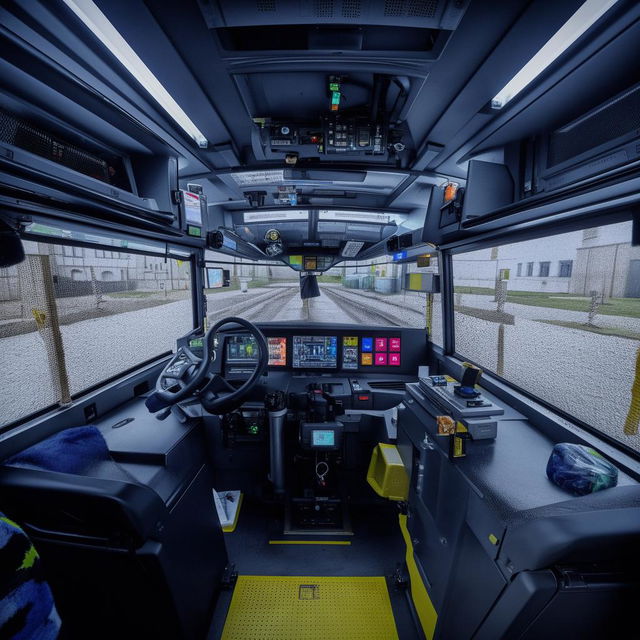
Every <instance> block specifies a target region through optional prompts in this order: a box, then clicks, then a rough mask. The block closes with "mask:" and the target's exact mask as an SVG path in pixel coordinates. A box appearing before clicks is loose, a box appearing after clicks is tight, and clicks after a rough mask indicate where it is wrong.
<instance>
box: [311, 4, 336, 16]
mask: <svg viewBox="0 0 640 640" xmlns="http://www.w3.org/2000/svg"><path fill="white" fill-rule="evenodd" d="M313 11H314V15H315V17H316V18H333V0H314V3H313Z"/></svg>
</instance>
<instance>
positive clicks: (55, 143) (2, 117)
mask: <svg viewBox="0 0 640 640" xmlns="http://www.w3.org/2000/svg"><path fill="white" fill-rule="evenodd" d="M0 142H4V143H6V144H10V145H13V146H14V147H18V148H19V149H23V150H24V151H28V152H29V153H33V154H35V155H37V156H40V157H41V158H46V159H47V160H52V161H53V162H56V163H58V164H61V165H63V166H65V167H67V168H68V169H72V170H73V171H77V172H78V173H82V174H84V175H85V176H89V177H91V178H95V179H96V180H100V181H101V182H106V183H107V184H111V185H113V186H116V187H119V188H120V189H125V190H127V191H131V184H130V182H129V179H128V178H127V177H126V171H125V169H124V165H123V162H122V158H117V157H106V156H104V157H101V155H98V153H99V152H96V151H94V150H93V149H87V148H84V149H83V148H81V147H80V146H78V145H75V144H72V143H69V142H68V141H66V140H63V139H62V138H60V137H58V136H57V135H56V134H54V133H52V132H51V131H47V130H46V129H45V128H43V127H41V126H40V125H38V124H36V123H35V122H29V121H28V120H25V119H24V118H21V117H19V116H15V115H13V114H11V113H8V112H7V111H4V109H0Z"/></svg>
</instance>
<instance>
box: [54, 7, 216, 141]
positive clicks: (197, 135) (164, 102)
mask: <svg viewBox="0 0 640 640" xmlns="http://www.w3.org/2000/svg"><path fill="white" fill-rule="evenodd" d="M64 3H65V4H66V5H67V6H68V7H69V8H70V9H71V10H72V11H73V12H74V13H75V14H76V15H77V16H78V18H80V20H82V22H84V24H85V25H86V26H87V27H88V28H89V29H90V30H91V32H92V33H93V34H94V35H95V36H96V37H97V38H98V39H99V40H100V41H101V42H102V44H103V45H104V46H105V47H107V49H109V51H110V52H111V53H112V54H113V55H114V56H115V57H116V58H118V60H119V61H120V62H121V63H122V65H123V66H124V67H125V68H126V69H127V70H128V71H129V73H131V75H132V76H133V77H134V78H135V79H136V80H137V81H138V82H139V83H140V84H141V85H142V86H143V87H144V88H145V89H146V90H147V91H148V92H149V93H150V94H151V96H152V97H153V98H154V99H155V100H156V102H157V103H158V104H159V105H160V106H161V107H162V108H163V109H164V110H165V111H166V112H167V113H168V114H169V115H170V116H171V117H172V118H173V119H174V120H175V121H176V122H177V123H178V124H179V125H180V126H181V127H182V128H183V129H184V131H185V132H186V133H187V134H189V136H191V137H192V138H193V139H194V141H195V142H196V143H197V145H198V146H199V147H202V148H206V147H207V145H208V141H207V139H206V138H205V137H204V135H203V133H202V132H201V131H200V130H199V129H198V127H196V125H195V124H193V122H192V121H191V120H190V118H189V116H188V115H187V114H186V113H185V112H184V111H183V110H182V108H181V107H180V105H179V104H178V103H177V102H176V101H175V100H174V99H173V98H172V97H171V95H170V94H169V92H168V91H167V90H166V89H165V88H164V87H163V86H162V84H160V81H159V80H158V78H156V77H155V76H154V75H153V73H151V71H150V70H149V68H148V67H147V65H145V63H144V62H142V60H141V59H140V58H139V57H138V54H137V53H136V52H135V51H134V50H133V49H132V48H131V47H130V46H129V43H128V42H127V41H126V40H125V39H124V38H123V37H122V36H121V35H120V33H119V32H118V31H117V29H116V28H115V27H114V26H113V25H112V24H111V23H110V22H109V20H108V19H107V17H106V16H105V15H104V13H102V11H100V9H99V8H98V7H97V6H96V5H95V4H94V3H93V2H92V1H91V0H64Z"/></svg>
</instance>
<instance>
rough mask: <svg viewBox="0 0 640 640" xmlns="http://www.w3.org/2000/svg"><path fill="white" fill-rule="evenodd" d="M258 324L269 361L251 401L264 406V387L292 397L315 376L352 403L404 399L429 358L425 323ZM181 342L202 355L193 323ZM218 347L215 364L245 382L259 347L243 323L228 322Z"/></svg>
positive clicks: (380, 406)
mask: <svg viewBox="0 0 640 640" xmlns="http://www.w3.org/2000/svg"><path fill="white" fill-rule="evenodd" d="M257 326H258V328H259V329H260V330H261V331H262V332H263V334H264V336H265V338H266V340H267V345H268V352H269V364H268V367H267V375H266V377H265V378H263V379H262V382H261V384H260V387H259V388H258V389H256V390H255V391H254V392H253V393H252V395H251V397H250V398H249V399H248V401H247V403H245V404H246V405H247V406H249V405H251V406H253V405H255V407H263V403H264V396H265V394H266V393H268V392H272V391H275V390H280V391H284V392H285V393H286V394H288V396H289V398H290V402H294V401H292V400H291V398H295V396H296V395H297V394H300V393H306V391H307V389H308V386H309V385H310V384H314V385H317V386H318V387H320V388H321V389H322V390H323V391H326V392H328V393H330V394H332V395H333V396H334V397H336V398H337V399H339V400H340V401H341V402H342V403H343V406H344V407H345V408H347V409H359V410H370V409H375V410H385V409H389V408H391V407H394V406H396V405H397V404H398V402H400V399H401V397H402V395H403V393H404V389H405V383H407V382H415V381H416V380H417V376H418V367H419V366H421V365H424V364H427V362H428V349H427V333H426V331H425V330H424V329H412V328H402V327H368V326H357V327H354V325H339V324H327V323H304V324H302V323H300V324H292V323H275V322H264V323H258V324H257ZM181 344H188V345H189V347H190V348H191V350H192V351H193V352H194V353H195V354H196V355H201V353H202V337H201V336H199V335H198V334H197V333H196V332H195V331H194V332H192V333H191V334H188V335H187V336H185V337H184V338H180V339H179V340H178V346H180V345H181ZM214 350H215V353H216V363H217V366H218V367H219V368H220V372H221V373H222V375H223V376H224V378H225V379H226V380H228V381H229V382H231V383H235V384H238V383H241V382H243V381H244V380H246V379H247V378H248V377H249V376H250V375H251V374H252V373H253V371H254V369H255V365H256V361H257V351H258V350H257V345H256V343H255V341H254V339H253V337H252V336H251V335H250V334H249V333H247V331H246V330H245V329H243V328H241V327H239V326H236V327H234V326H233V325H229V326H228V328H224V329H223V330H222V331H220V332H219V333H218V335H217V337H216V339H215V341H214ZM252 403H253V404H252ZM251 406H250V409H251ZM245 409H246V406H245ZM251 410H253V409H251ZM261 410H262V409H259V411H261ZM247 411H249V409H247Z"/></svg>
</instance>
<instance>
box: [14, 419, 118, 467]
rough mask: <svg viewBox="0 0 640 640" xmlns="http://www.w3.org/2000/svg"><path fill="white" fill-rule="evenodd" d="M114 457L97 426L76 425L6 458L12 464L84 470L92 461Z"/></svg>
mask: <svg viewBox="0 0 640 640" xmlns="http://www.w3.org/2000/svg"><path fill="white" fill-rule="evenodd" d="M104 460H110V456H109V449H108V447H107V443H106V442H105V439H104V438H103V436H102V434H101V433H100V431H99V430H98V429H96V428H95V427H73V428H71V429H65V430H64V431H60V432H59V433H56V434H55V435H53V436H51V437H49V438H47V439H46V440H43V441H42V442H38V444H34V445H33V446H32V447H29V448H28V449H25V450H24V451H21V452H20V453H17V454H16V455H14V456H11V457H10V458H7V459H6V460H5V461H4V464H5V465H9V466H11V467H22V468H24V469H38V470H43V471H58V472H60V473H75V474H82V473H84V472H85V471H86V470H87V469H88V468H89V467H90V466H91V465H92V464H94V463H96V462H101V461H104Z"/></svg>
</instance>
